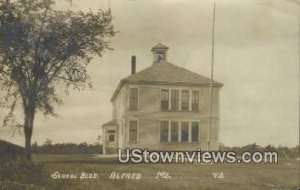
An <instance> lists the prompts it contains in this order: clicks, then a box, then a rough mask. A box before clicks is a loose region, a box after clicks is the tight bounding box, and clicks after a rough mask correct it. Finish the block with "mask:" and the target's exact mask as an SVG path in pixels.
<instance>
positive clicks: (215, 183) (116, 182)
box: [34, 155, 299, 190]
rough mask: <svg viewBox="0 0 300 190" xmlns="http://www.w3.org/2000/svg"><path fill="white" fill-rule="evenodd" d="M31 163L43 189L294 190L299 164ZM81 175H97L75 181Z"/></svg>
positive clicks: (67, 158) (42, 158) (69, 159)
mask: <svg viewBox="0 0 300 190" xmlns="http://www.w3.org/2000/svg"><path fill="white" fill-rule="evenodd" d="M34 161H35V162H36V163H42V165H43V166H44V167H43V176H41V177H42V178H43V179H44V181H45V183H44V185H43V186H44V187H45V189H55V190H59V189H62V190H77V189H78V190H79V189H80V190H81V189H82V190H83V189H84V190H94V189H97V190H98V189H108V190H114V189H128V190H129V189H130V190H132V189H142V190H148V189H153V190H157V189H180V190H181V189H191V190H193V189H195V190H202V189H203V190H213V189H220V190H223V189H224V190H227V189H228V190H235V189H236V190H248V189H253V190H296V189H297V188H298V187H299V165H298V164H299V163H297V161H296V160H295V159H293V160H292V159H284V160H280V159H279V163H278V164H118V163H112V162H108V160H106V159H101V161H100V160H99V159H96V158H94V157H93V156H91V155H34ZM298 162H299V161H298ZM56 171H58V172H59V173H61V174H62V173H64V174H74V175H77V179H52V177H51V175H52V174H53V173H55V172H56ZM81 172H85V173H96V174H97V175H98V176H97V177H96V179H79V178H80V174H81ZM112 172H117V173H119V174H122V173H126V172H131V173H141V178H140V179H139V180H137V179H110V178H109V177H110V175H111V173H112ZM157 172H167V173H169V175H170V176H171V177H170V178H168V179H164V178H159V179H156V178H155V177H156V175H157ZM215 177H216V178H215Z"/></svg>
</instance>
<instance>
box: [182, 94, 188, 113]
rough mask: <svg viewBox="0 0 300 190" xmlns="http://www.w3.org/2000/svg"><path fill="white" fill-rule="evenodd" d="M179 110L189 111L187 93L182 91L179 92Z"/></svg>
mask: <svg viewBox="0 0 300 190" xmlns="http://www.w3.org/2000/svg"><path fill="white" fill-rule="evenodd" d="M181 110H189V91H188V90H183V91H182V92H181Z"/></svg>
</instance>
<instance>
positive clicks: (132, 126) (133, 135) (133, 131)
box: [129, 121, 138, 142]
mask: <svg viewBox="0 0 300 190" xmlns="http://www.w3.org/2000/svg"><path fill="white" fill-rule="evenodd" d="M137 128H138V124H137V121H129V141H131V142H134V141H137V135H138V134H137V130H138V129H137Z"/></svg>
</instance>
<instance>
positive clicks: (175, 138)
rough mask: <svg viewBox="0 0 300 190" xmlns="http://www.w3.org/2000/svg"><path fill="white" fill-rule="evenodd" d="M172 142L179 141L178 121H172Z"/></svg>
mask: <svg viewBox="0 0 300 190" xmlns="http://www.w3.org/2000/svg"><path fill="white" fill-rule="evenodd" d="M171 142H178V122H175V121H172V122H171Z"/></svg>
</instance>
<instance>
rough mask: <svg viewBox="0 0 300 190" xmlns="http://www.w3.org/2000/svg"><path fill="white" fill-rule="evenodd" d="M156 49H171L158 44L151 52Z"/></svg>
mask: <svg viewBox="0 0 300 190" xmlns="http://www.w3.org/2000/svg"><path fill="white" fill-rule="evenodd" d="M154 49H169V47H168V46H166V45H164V44H162V43H158V44H156V45H155V46H154V47H153V48H152V49H151V51H153V50H154Z"/></svg>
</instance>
